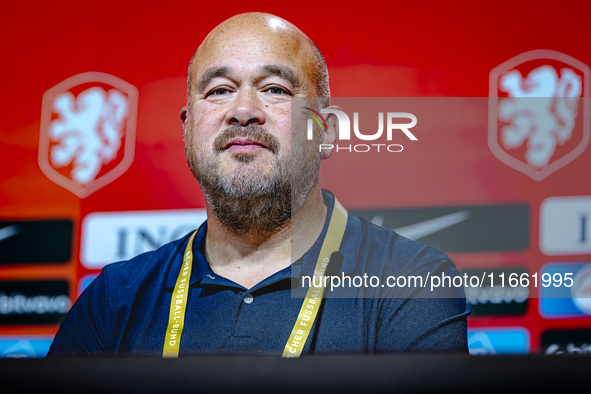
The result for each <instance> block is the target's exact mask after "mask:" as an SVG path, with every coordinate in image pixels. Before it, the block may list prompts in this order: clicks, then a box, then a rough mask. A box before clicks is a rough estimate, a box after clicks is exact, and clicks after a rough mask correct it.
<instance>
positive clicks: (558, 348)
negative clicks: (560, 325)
mask: <svg viewBox="0 0 591 394" xmlns="http://www.w3.org/2000/svg"><path fill="white" fill-rule="evenodd" d="M541 342H542V353H543V354H547V355H552V354H591V330H551V331H545V332H544V333H542V340H541Z"/></svg>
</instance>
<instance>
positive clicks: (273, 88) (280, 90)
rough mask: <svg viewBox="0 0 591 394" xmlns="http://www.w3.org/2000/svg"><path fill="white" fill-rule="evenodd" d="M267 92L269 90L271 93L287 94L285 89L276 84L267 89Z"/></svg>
mask: <svg viewBox="0 0 591 394" xmlns="http://www.w3.org/2000/svg"><path fill="white" fill-rule="evenodd" d="M267 92H269V93H271V94H287V91H286V90H285V89H281V88H279V87H277V86H273V87H271V88H269V89H267Z"/></svg>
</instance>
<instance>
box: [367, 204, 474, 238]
mask: <svg viewBox="0 0 591 394" xmlns="http://www.w3.org/2000/svg"><path fill="white" fill-rule="evenodd" d="M469 217H470V212H468V211H467V210H463V211H459V212H456V213H452V214H449V215H445V216H441V217H438V218H435V219H429V220H425V221H423V222H419V223H415V224H411V225H408V226H404V227H400V228H395V229H394V231H396V232H397V233H398V234H400V235H402V236H403V237H406V238H408V239H412V240H413V241H416V240H419V239H421V238H424V237H426V236H427V235H431V234H434V233H436V232H439V231H441V230H445V229H446V228H449V227H451V226H453V225H455V224H458V223H461V222H463V221H466V220H468V218H469ZM384 219H385V218H384V216H383V215H376V216H374V218H373V219H372V220H371V223H373V224H375V225H377V226H380V227H382V224H384Z"/></svg>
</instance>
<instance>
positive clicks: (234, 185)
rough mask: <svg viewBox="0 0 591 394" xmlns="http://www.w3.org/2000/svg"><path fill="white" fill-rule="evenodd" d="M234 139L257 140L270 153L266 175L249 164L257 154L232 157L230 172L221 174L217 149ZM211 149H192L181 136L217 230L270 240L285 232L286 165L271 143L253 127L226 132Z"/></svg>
mask: <svg viewBox="0 0 591 394" xmlns="http://www.w3.org/2000/svg"><path fill="white" fill-rule="evenodd" d="M237 135H238V136H243V137H248V138H252V139H255V140H256V141H260V140H262V142H264V143H265V146H268V147H269V148H270V149H268V150H269V152H271V153H272V154H273V156H274V160H273V161H272V163H271V168H270V169H269V171H268V172H267V173H266V174H265V173H264V172H263V171H262V170H261V169H260V168H259V167H258V165H257V163H255V161H256V157H257V155H258V154H260V153H232V157H231V160H232V161H234V163H233V166H232V167H233V169H232V170H228V171H225V170H224V169H223V165H222V163H221V154H222V152H223V149H222V147H223V146H224V145H225V142H227V141H226V140H228V139H229V138H232V137H233V136H237ZM213 145H214V146H213V147H212V148H209V149H207V148H206V147H203V146H202V147H196V146H195V144H194V142H193V140H192V138H190V137H189V136H185V153H186V155H187V162H188V164H189V168H190V169H191V171H192V172H193V175H194V176H195V179H197V182H198V183H199V185H200V186H201V189H202V190H203V194H204V195H205V199H206V201H207V204H208V205H209V207H210V208H211V210H212V211H213V213H214V215H215V216H216V218H217V219H218V220H219V222H220V223H221V224H222V226H223V227H224V228H226V229H227V230H228V231H231V232H232V233H234V234H237V235H244V234H247V233H251V234H258V235H265V234H272V233H274V232H276V231H277V230H279V229H281V228H283V227H285V226H286V225H287V224H288V223H289V221H290V219H291V179H290V175H291V171H290V168H289V165H290V164H291V163H289V160H288V162H287V163H286V162H285V161H284V160H282V158H281V157H280V156H279V154H280V152H279V144H278V142H277V140H276V138H275V137H273V136H272V135H270V134H268V133H266V131H264V129H262V127H260V126H258V125H251V126H247V127H246V128H242V127H230V128H228V129H227V130H225V131H224V132H223V133H221V134H220V136H218V137H217V138H216V142H214V144H213Z"/></svg>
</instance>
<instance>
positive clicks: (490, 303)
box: [460, 268, 529, 316]
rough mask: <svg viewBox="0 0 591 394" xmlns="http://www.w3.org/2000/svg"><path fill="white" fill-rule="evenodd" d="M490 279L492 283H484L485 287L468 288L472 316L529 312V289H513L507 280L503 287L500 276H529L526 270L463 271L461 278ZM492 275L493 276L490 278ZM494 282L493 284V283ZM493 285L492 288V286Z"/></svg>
mask: <svg viewBox="0 0 591 394" xmlns="http://www.w3.org/2000/svg"><path fill="white" fill-rule="evenodd" d="M464 274H467V275H468V276H474V275H475V276H477V277H479V278H480V277H483V276H484V277H486V278H487V279H488V278H489V277H490V278H492V281H490V280H488V281H484V285H483V286H480V287H478V286H466V287H465V288H464V291H465V292H466V303H467V304H468V305H470V308H472V316H493V315H522V314H524V313H525V312H526V311H527V307H528V303H529V288H527V287H523V286H515V287H511V286H509V285H508V281H507V280H506V281H505V283H504V286H503V285H501V281H500V279H499V275H501V274H504V277H505V278H509V277H510V275H512V274H517V276H520V275H522V274H527V270H526V269H525V268H507V269H499V268H494V269H493V268H490V269H482V270H481V269H478V270H463V271H461V272H460V276H462V275H464ZM490 274H492V276H490ZM491 282H492V283H491ZM491 284H492V286H491Z"/></svg>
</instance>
